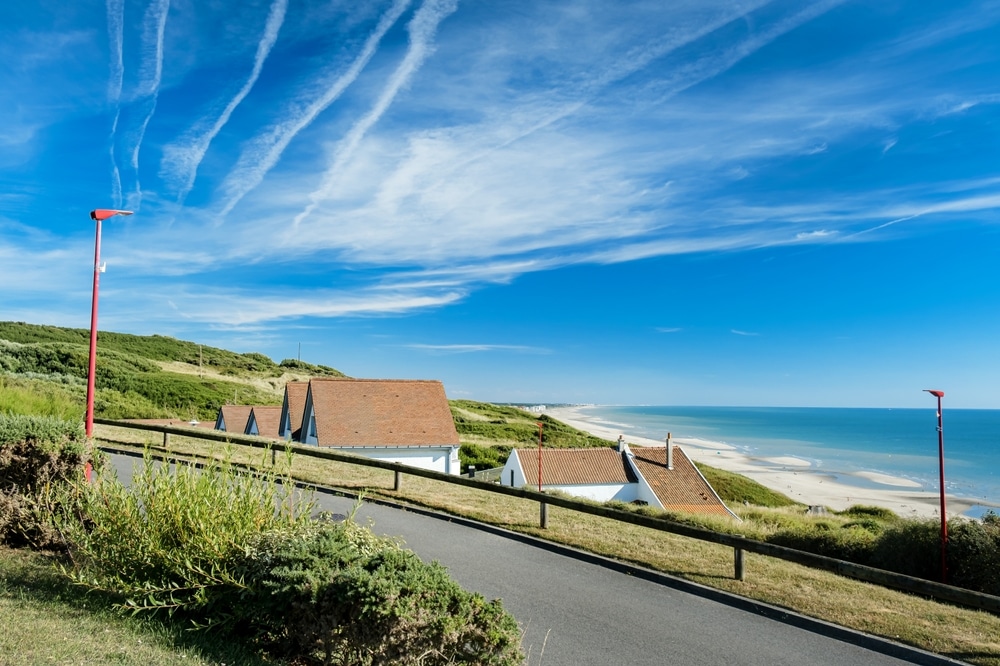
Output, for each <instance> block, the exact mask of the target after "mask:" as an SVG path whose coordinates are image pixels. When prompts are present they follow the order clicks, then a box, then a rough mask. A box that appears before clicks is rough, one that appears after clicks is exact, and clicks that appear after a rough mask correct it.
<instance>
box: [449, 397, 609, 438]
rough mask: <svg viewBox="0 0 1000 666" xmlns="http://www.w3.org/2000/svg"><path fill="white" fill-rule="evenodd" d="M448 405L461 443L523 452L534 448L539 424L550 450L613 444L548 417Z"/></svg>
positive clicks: (498, 408)
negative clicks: (525, 448) (517, 448)
mask: <svg viewBox="0 0 1000 666" xmlns="http://www.w3.org/2000/svg"><path fill="white" fill-rule="evenodd" d="M450 404H451V413H452V416H453V417H454V419H455V429H456V430H458V436H459V437H460V438H461V440H462V442H463V443H469V444H479V445H484V444H485V445H495V444H503V445H506V446H511V447H522V448H523V447H525V446H531V445H537V444H538V425H537V424H539V423H541V424H542V442H543V444H544V445H545V446H548V447H551V448H581V447H594V446H614V442H609V441H608V440H606V439H601V438H600V437H594V436H593V435H591V434H590V433H586V432H583V431H582V430H577V429H576V428H573V427H570V426H568V425H566V424H565V423H562V422H560V421H557V420H555V419H553V418H552V417H551V416H548V415H547V414H532V413H530V412H526V411H524V410H523V409H518V408H517V407H508V406H505V405H494V404H491V403H488V402H476V401H474V400H451V401H450Z"/></svg>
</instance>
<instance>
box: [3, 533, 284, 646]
mask: <svg viewBox="0 0 1000 666" xmlns="http://www.w3.org/2000/svg"><path fill="white" fill-rule="evenodd" d="M57 562H58V561H57V560H56V559H55V558H54V557H53V556H51V555H46V554H42V553H33V552H30V551H22V550H10V549H6V548H0V626H2V627H3V628H4V629H3V631H2V632H0V661H2V663H3V664H5V666H22V665H23V666H29V665H31V664H96V665H98V666H100V665H103V664H107V665H109V666H110V665H111V664H116V665H121V664H135V665H136V666H147V665H154V666H156V665H160V664H162V665H163V666H167V665H172V664H177V663H184V664H192V665H204V666H209V665H217V664H246V665H247V666H264V664H267V663H274V662H265V661H263V660H261V659H260V657H258V656H256V655H255V654H254V653H253V651H252V650H250V649H248V648H246V647H245V646H241V645H239V644H236V643H234V642H233V640H232V639H231V638H227V639H225V640H220V639H217V638H215V637H214V636H213V634H212V632H193V631H188V630H187V629H186V628H185V627H179V626H170V625H164V624H162V623H158V622H152V621H141V620H138V619H134V618H126V617H122V616H121V615H118V614H115V613H113V612H112V611H111V610H110V609H109V607H108V605H107V604H106V603H103V602H102V601H101V600H100V599H99V598H96V597H94V596H93V595H88V594H87V593H85V592H84V591H82V590H80V589H78V588H75V587H73V586H72V585H71V584H70V583H69V581H68V580H67V579H66V578H64V577H63V576H62V575H60V574H59V573H58V572H57V570H56V568H55V565H56V564H57Z"/></svg>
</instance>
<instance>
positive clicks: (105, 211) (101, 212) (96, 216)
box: [90, 208, 132, 222]
mask: <svg viewBox="0 0 1000 666" xmlns="http://www.w3.org/2000/svg"><path fill="white" fill-rule="evenodd" d="M131 214H132V211H130V210H114V209H112V208H98V209H97V210H92V211H90V219H92V220H96V221H98V222H102V221H104V220H106V219H108V218H109V217H114V216H115V215H131Z"/></svg>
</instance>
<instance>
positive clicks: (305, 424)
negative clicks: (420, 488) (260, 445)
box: [282, 377, 461, 474]
mask: <svg viewBox="0 0 1000 666" xmlns="http://www.w3.org/2000/svg"><path fill="white" fill-rule="evenodd" d="M294 390H298V389H294ZM293 400H294V398H293V394H292V393H290V392H288V391H287V387H286V403H287V404H288V410H287V412H288V414H289V419H290V418H291V416H292V415H293V412H294V409H293ZM285 411H286V410H285V409H284V408H283V410H282V413H283V414H284V413H285ZM291 423H292V427H294V422H293V421H292V422H291ZM298 428H299V429H300V433H299V438H298V441H299V442H301V443H303V444H311V445H314V446H321V447H328V448H334V449H344V450H349V451H350V452H351V453H355V454H358V455H363V456H366V457H369V458H375V459H377V460H385V461H388V462H397V463H402V464H405V465H411V466H413V467H419V468H421V469H430V470H435V471H438V472H444V473H446V474H459V473H460V472H461V463H460V462H459V459H458V449H459V446H460V443H459V440H458V432H457V431H456V430H455V421H454V419H453V418H452V415H451V408H450V407H449V406H448V398H447V396H446V395H445V392H444V386H443V385H442V384H441V382H437V381H427V380H389V379H349V378H345V377H338V378H322V379H311V380H310V381H309V384H308V386H307V388H306V393H305V401H304V404H303V407H302V420H301V422H300V424H299V425H298Z"/></svg>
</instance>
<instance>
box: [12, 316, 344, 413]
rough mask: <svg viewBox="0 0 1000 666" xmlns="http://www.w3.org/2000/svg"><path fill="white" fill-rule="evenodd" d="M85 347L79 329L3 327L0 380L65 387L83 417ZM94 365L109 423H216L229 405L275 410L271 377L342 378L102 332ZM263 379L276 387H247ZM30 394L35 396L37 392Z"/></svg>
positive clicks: (85, 336) (312, 368)
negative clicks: (177, 367) (177, 366)
mask: <svg viewBox="0 0 1000 666" xmlns="http://www.w3.org/2000/svg"><path fill="white" fill-rule="evenodd" d="M89 344H90V338H89V332H88V331H87V330H84V329H71V328H58V327H55V326H37V325H33V324H23V323H14V322H0V373H3V375H5V376H6V377H10V378H17V379H20V380H22V381H27V380H45V381H48V382H49V383H52V384H62V385H64V386H65V387H67V390H66V391H65V392H64V393H65V395H67V396H72V398H71V399H78V400H79V404H80V407H79V410H80V413H81V414H82V410H83V400H84V394H83V393H82V392H79V391H75V390H73V388H74V387H75V388H77V389H79V388H80V387H83V386H84V384H85V382H86V377H87V365H88V356H89ZM97 359H98V361H97V376H96V379H95V383H96V387H97V391H98V392H97V396H96V398H95V401H94V411H95V413H96V415H97V416H99V417H104V418H111V419H119V418H182V419H185V420H186V419H190V418H197V419H199V420H213V419H215V417H216V414H217V413H218V410H219V407H221V406H222V405H224V404H227V403H228V404H246V405H269V404H280V402H281V395H280V392H281V389H282V388H283V384H282V383H281V382H280V381H276V378H278V377H280V376H281V375H282V374H283V373H286V372H288V373H298V374H308V375H309V376H342V374H341V373H340V372H338V371H337V370H335V369H333V368H329V367H327V366H321V365H312V364H310V363H304V362H302V361H297V360H294V359H286V360H284V361H282V362H281V363H274V362H273V361H272V360H271V359H269V358H268V357H267V356H264V355H263V354H258V353H255V352H250V353H247V354H237V353H234V352H230V351H226V350H224V349H217V348H215V347H208V346H204V345H198V344H196V343H194V342H186V341H183V340H176V339H174V338H170V337H165V336H160V335H152V336H138V335H128V334H124V333H110V332H109V333H101V334H100V337H99V344H98V354H97ZM161 363H183V364H187V365H188V366H190V368H191V372H186V373H181V372H172V371H168V370H164V369H163V368H162V367H161ZM194 368H199V370H200V371H201V372H196V371H194ZM220 376H224V377H227V378H231V379H222V378H220ZM268 379H272V380H275V381H273V382H272V383H271V384H270V385H268V384H267V383H266V382H264V383H263V385H256V384H254V383H253V382H252V380H268ZM23 386H24V385H21V386H19V387H17V388H18V390H21V389H22V388H23ZM3 388H4V387H2V386H0V389H3ZM32 390H35V391H36V392H38V391H39V389H38V385H37V384H36V385H35V386H34V387H33V389H32ZM4 392H5V393H6V391H4ZM21 392H22V393H24V391H23V390H22V391H21ZM77 396H79V397H77ZM18 400H19V401H20V402H21V403H22V406H20V407H17V406H12V407H11V410H10V411H16V412H19V413H22V410H23V409H25V408H26V407H29V408H30V405H29V403H28V401H27V397H26V396H22V397H21V398H19V399H18ZM34 413H37V412H34ZM63 415H64V416H65V413H64V414H63Z"/></svg>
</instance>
